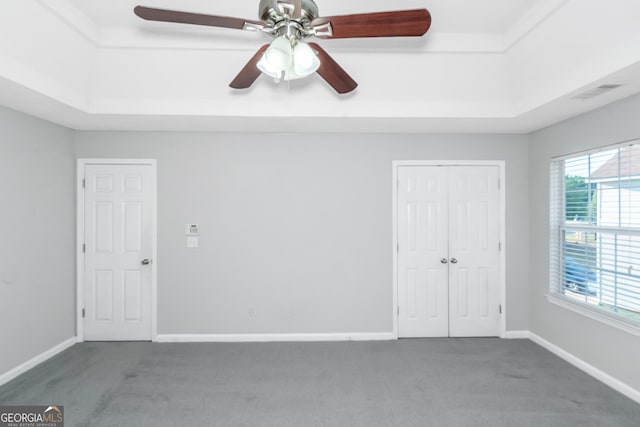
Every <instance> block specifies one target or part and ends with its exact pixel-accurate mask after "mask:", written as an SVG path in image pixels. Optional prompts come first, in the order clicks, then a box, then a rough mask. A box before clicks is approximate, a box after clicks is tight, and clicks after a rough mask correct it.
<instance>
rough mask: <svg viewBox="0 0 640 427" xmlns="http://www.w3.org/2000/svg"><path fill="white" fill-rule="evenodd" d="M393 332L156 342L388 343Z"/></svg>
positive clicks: (175, 337)
mask: <svg viewBox="0 0 640 427" xmlns="http://www.w3.org/2000/svg"><path fill="white" fill-rule="evenodd" d="M394 339H396V338H395V336H394V335H393V332H379V333H335V334H158V336H157V337H156V342H165V343H166V342H176V343H177V342H311V341H388V340H394Z"/></svg>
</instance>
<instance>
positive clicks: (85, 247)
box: [82, 243, 87, 254]
mask: <svg viewBox="0 0 640 427" xmlns="http://www.w3.org/2000/svg"><path fill="white" fill-rule="evenodd" d="M86 252H87V245H86V244H85V243H83V244H82V253H83V254H84V253H86Z"/></svg>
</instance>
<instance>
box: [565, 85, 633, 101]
mask: <svg viewBox="0 0 640 427" xmlns="http://www.w3.org/2000/svg"><path fill="white" fill-rule="evenodd" d="M620 86H622V85H619V84H609V85H602V86H598V87H597V88H595V89H591V90H589V91H587V92H584V93H581V94H580V95H576V96H574V97H573V98H571V99H591V98H595V97H596V96H600V95H602V94H604V93H607V92H609V91H611V90H613V89H617V88H619V87H620Z"/></svg>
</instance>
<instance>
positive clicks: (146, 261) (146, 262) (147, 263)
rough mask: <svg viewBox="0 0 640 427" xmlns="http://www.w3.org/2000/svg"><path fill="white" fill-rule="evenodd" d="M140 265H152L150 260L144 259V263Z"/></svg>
mask: <svg viewBox="0 0 640 427" xmlns="http://www.w3.org/2000/svg"><path fill="white" fill-rule="evenodd" d="M140 264H142V265H149V264H151V261H149V260H148V259H143V260H142V261H140Z"/></svg>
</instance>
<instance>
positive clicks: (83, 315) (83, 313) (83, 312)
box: [82, 308, 86, 319]
mask: <svg viewBox="0 0 640 427" xmlns="http://www.w3.org/2000/svg"><path fill="white" fill-rule="evenodd" d="M85 314H86V312H85V310H84V308H83V309H82V318H83V319H84V317H85Z"/></svg>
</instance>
